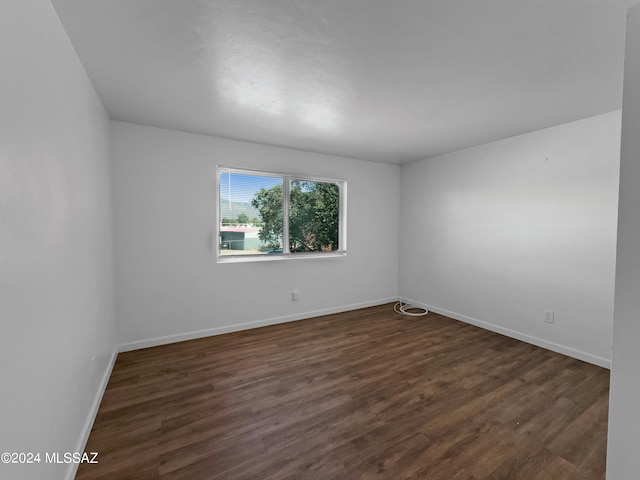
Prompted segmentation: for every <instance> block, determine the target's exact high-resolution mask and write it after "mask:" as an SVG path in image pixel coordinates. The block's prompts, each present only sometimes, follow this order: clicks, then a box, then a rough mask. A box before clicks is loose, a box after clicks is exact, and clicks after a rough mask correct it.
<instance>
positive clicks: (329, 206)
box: [289, 180, 340, 253]
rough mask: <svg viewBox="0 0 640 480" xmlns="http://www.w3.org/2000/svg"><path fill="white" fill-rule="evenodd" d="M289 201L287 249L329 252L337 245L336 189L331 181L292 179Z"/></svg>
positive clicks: (337, 196)
mask: <svg viewBox="0 0 640 480" xmlns="http://www.w3.org/2000/svg"><path fill="white" fill-rule="evenodd" d="M289 197H290V203H289V249H290V251H291V252H292V253H294V252H330V251H334V250H338V249H339V248H340V245H339V244H338V242H339V237H340V232H339V225H340V188H339V187H338V185H337V184H335V183H330V182H312V181H306V180H293V181H292V182H291V186H290V193H289Z"/></svg>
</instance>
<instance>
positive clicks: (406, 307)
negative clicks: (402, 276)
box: [393, 301, 429, 317]
mask: <svg viewBox="0 0 640 480" xmlns="http://www.w3.org/2000/svg"><path fill="white" fill-rule="evenodd" d="M393 309H394V310H395V311H396V312H397V313H400V314H401V315H407V316H409V317H422V316H423V315H426V314H427V313H429V310H427V309H426V308H423V307H415V306H413V305H410V304H408V303H404V302H403V301H399V302H397V303H396V304H395V305H394V306H393Z"/></svg>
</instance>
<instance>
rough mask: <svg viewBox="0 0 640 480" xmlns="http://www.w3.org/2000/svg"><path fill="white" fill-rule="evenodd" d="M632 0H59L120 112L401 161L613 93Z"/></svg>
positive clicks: (576, 109)
mask: <svg viewBox="0 0 640 480" xmlns="http://www.w3.org/2000/svg"><path fill="white" fill-rule="evenodd" d="M636 1H637V0H455V1H454V0H429V1H427V0H395V1H389V0H278V1H265V0H228V1H223V0H135V1H134V0H52V3H53V5H54V7H55V8H56V10H57V12H58V15H59V16H60V19H61V21H62V23H63V25H64V26H65V28H66V30H67V32H68V34H69V37H70V38H71V41H72V43H73V45H74V47H75V48H76V50H77V52H78V55H79V56H80V59H81V60H82V62H83V64H84V66H85V68H86V70H87V73H88V74H89V77H90V78H91V80H92V82H93V84H94V85H95V88H96V90H97V92H98V94H99V96H100V98H101V99H102V101H103V103H104V105H105V107H106V109H107V111H108V112H109V114H110V115H111V117H112V118H113V119H114V120H121V121H126V122H133V123H140V124H145V125H152V126H158V127H165V128H172V129H177V130H184V131H188V132H195V133H204V134H210V135H217V136H222V137H228V138H234V139H240V140H248V141H252V142H257V143H264V144H270V145H278V146H285V147H292V148H299V149H303V150H309V151H316V152H323V153H329V154H335V155H341V156H346V157H353V158H360V159H365V160H373V161H383V162H395V163H403V162H408V161H412V160H417V159H421V158H426V157H429V156H433V155H436V154H440V153H444V152H449V151H453V150H459V149H461V148H466V147H469V146H473V145H478V144H481V143H486V142H488V141H492V140H497V139H501V138H505V137H509V136H513V135H517V134H520V133H525V132H530V131H533V130H537V129H540V128H544V127H549V126H553V125H557V124H560V123H564V122H568V121H571V120H576V119H579V118H584V117H587V116H591V115H596V114H600V113H604V112H608V111H612V110H616V109H619V108H620V107H621V102H622V72H623V53H624V25H625V10H626V8H628V7H629V6H631V5H632V4H633V3H635V2H636Z"/></svg>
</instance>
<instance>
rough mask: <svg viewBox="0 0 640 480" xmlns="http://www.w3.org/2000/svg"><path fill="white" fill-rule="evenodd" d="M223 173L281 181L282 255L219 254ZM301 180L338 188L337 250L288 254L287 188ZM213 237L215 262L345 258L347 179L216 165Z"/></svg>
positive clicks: (288, 201) (288, 199) (288, 200)
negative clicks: (279, 179)
mask: <svg viewBox="0 0 640 480" xmlns="http://www.w3.org/2000/svg"><path fill="white" fill-rule="evenodd" d="M222 173H229V174H232V173H237V174H242V175H256V176H263V177H272V178H281V179H282V182H283V183H282V191H283V196H284V198H283V210H284V211H283V218H284V225H283V229H282V236H283V240H282V253H272V254H266V253H265V254H252V255H247V254H245V255H221V248H220V238H221V234H220V229H221V226H222V223H221V222H222V218H221V216H220V207H221V202H220V195H221V193H222V192H221V191H220V190H221V189H220V175H221V174H222ZM294 181H303V182H318V183H333V184H335V185H337V186H338V192H339V202H340V203H339V207H338V209H339V210H338V215H339V218H338V246H339V249H338V250H332V251H330V252H295V253H292V252H290V247H289V221H288V219H289V203H290V198H289V197H290V196H289V189H290V185H291V182H294ZM215 191H216V234H215V237H214V245H213V247H214V249H215V251H216V257H217V262H218V263H234V262H264V261H277V260H294V259H309V258H335V257H344V256H346V254H347V182H346V180H340V179H335V178H325V177H317V176H313V175H300V174H284V173H276V172H270V171H264V170H251V169H245V168H231V167H225V166H222V165H217V166H216V187H215Z"/></svg>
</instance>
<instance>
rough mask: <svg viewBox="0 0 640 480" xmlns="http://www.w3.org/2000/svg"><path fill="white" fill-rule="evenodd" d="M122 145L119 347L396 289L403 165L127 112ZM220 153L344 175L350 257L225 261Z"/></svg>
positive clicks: (116, 134) (315, 310) (288, 316)
mask: <svg viewBox="0 0 640 480" xmlns="http://www.w3.org/2000/svg"><path fill="white" fill-rule="evenodd" d="M113 156H114V171H113V178H114V192H115V208H116V215H115V218H116V298H117V300H116V305H117V306H116V308H117V317H118V339H119V343H120V344H121V349H124V350H126V349H132V348H138V347H141V346H146V345H155V344H160V343H165V342H169V341H175V340H182V339H187V338H195V337H199V336H204V335H210V334H216V333H224V332H227V331H232V330H239V329H244V328H250V327H253V326H259V325H263V324H270V323H277V322H282V321H286V320H292V319H298V318H304V317H307V316H312V315H316V314H321V313H329V312H335V311H341V310H347V309H351V308H357V307H360V306H366V305H373V304H378V303H381V302H386V301H391V300H393V299H395V298H396V296H397V291H398V256H399V255H398V225H399V219H398V211H399V197H400V196H399V181H400V167H399V166H397V165H390V164H379V163H370V162H363V161H359V160H352V159H346V158H339V157H333V156H327V155H321V154H314V153H309V152H302V151H296V150H289V149H284V148H275V147H268V146H264V145H257V144H251V143H246V142H238V141H232V140H226V139H221V138H215V137H209V136H203V135H194V134H188V133H182V132H177V131H171V130H163V129H158V128H151V127H145V126H140V125H132V124H127V123H119V122H114V123H113ZM216 164H221V165H225V166H230V167H240V168H253V169H262V170H267V171H275V172H284V173H288V172H293V173H300V174H310V175H318V176H323V177H331V178H340V179H345V180H347V182H348V199H347V208H348V227H347V228H348V230H347V235H348V239H347V242H348V249H349V251H348V254H347V256H346V257H344V258H331V259H305V260H289V261H270V262H251V263H231V264H229V263H226V264H218V263H216V257H215V250H214V248H213V237H214V236H215V235H214V228H215V208H216V203H215V181H216ZM294 288H295V289H298V290H299V291H300V299H299V300H298V301H297V302H293V301H292V300H291V290H292V289H294Z"/></svg>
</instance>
